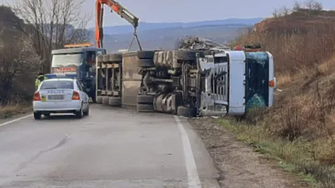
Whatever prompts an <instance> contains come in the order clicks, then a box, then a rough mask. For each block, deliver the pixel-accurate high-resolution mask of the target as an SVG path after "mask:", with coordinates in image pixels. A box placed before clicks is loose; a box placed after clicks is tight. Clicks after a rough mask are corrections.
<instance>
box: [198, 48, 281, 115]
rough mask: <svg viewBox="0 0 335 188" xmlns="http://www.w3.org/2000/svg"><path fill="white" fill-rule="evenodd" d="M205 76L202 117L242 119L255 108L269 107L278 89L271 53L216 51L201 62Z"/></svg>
mask: <svg viewBox="0 0 335 188" xmlns="http://www.w3.org/2000/svg"><path fill="white" fill-rule="evenodd" d="M199 63H200V67H201V69H202V72H203V75H205V76H204V80H203V82H204V84H203V85H204V89H203V90H202V93H201V106H200V109H199V113H200V114H201V115H204V116H205V115H224V114H229V115H236V116H240V115H243V114H245V113H246V111H248V110H249V109H251V108H253V107H270V106H272V104H273V92H274V88H275V86H276V81H275V77H274V65H273V63H274V62H273V56H272V54H270V53H269V52H245V51H233V50H215V51H213V53H212V54H210V55H205V56H204V57H203V58H200V59H199Z"/></svg>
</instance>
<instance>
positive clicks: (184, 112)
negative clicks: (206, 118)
mask: <svg viewBox="0 0 335 188" xmlns="http://www.w3.org/2000/svg"><path fill="white" fill-rule="evenodd" d="M177 115H178V116H184V117H194V116H195V110H194V109H193V108H188V107H185V106H179V107H178V109H177Z"/></svg>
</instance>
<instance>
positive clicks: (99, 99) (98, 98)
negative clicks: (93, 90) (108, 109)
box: [97, 96, 102, 104]
mask: <svg viewBox="0 0 335 188" xmlns="http://www.w3.org/2000/svg"><path fill="white" fill-rule="evenodd" d="M97 103H98V104H102V96H97Z"/></svg>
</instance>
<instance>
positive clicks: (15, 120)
mask: <svg viewBox="0 0 335 188" xmlns="http://www.w3.org/2000/svg"><path fill="white" fill-rule="evenodd" d="M31 116H32V115H27V116H23V117H20V118H17V119H13V120H11V121H7V122H5V123H2V124H0V127H2V126H4V125H8V124H11V123H14V122H17V121H20V120H23V119H25V118H28V117H31Z"/></svg>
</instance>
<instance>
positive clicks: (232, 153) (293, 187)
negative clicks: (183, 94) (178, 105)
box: [189, 118, 308, 188]
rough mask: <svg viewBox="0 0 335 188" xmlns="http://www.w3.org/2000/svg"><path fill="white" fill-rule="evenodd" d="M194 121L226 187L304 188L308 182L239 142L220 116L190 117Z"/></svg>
mask: <svg viewBox="0 0 335 188" xmlns="http://www.w3.org/2000/svg"><path fill="white" fill-rule="evenodd" d="M189 122H190V124H191V125H192V126H193V127H194V129H195V130H196V131H197V132H198V134H199V135H200V137H201V138H202V139H203V141H204V143H205V145H206V147H207V149H208V151H209V153H210V155H211V156H212V158H213V161H214V164H215V165H216V168H217V170H218V171H219V173H220V178H219V179H218V182H219V184H220V186H221V187H223V188H246V187H247V188H260V187H262V188H268V187H271V188H304V187H308V185H307V184H306V183H305V182H303V181H297V179H298V177H294V176H292V174H291V173H287V172H284V171H283V170H282V169H281V168H279V167H278V164H277V163H275V162H273V160H269V158H268V157H266V156H265V155H262V154H259V153H256V152H254V148H253V147H251V146H247V145H245V144H243V143H241V142H240V141H238V140H237V139H236V137H235V135H233V134H232V133H231V132H230V131H228V130H227V129H225V128H224V127H222V126H221V125H220V124H219V122H218V119H213V118H197V119H190V120H189Z"/></svg>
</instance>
